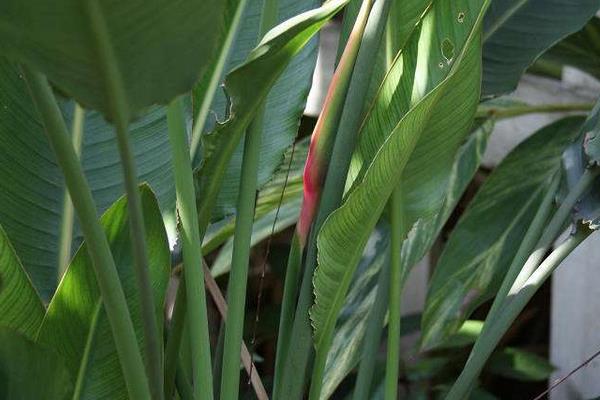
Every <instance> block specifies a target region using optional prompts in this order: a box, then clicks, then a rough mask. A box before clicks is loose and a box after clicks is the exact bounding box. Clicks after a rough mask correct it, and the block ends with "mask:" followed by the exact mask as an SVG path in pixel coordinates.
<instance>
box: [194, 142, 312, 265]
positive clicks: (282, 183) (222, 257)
mask: <svg viewBox="0 0 600 400" xmlns="http://www.w3.org/2000/svg"><path fill="white" fill-rule="evenodd" d="M308 139H309V138H305V139H303V140H302V141H301V142H299V143H297V144H295V145H294V147H292V148H291V149H288V151H287V152H286V154H285V158H284V160H283V162H282V163H281V165H280V166H279V169H278V170H277V172H276V173H275V175H273V178H272V179H271V181H269V182H268V183H267V184H266V185H265V186H264V187H263V188H262V190H261V191H260V192H259V194H258V199H257V201H256V209H255V213H254V225H253V226H252V238H251V243H252V246H254V245H256V244H258V243H259V242H261V241H262V240H264V239H266V238H268V237H269V236H271V235H272V234H274V233H278V232H281V231H282V230H284V229H286V228H289V227H290V226H292V225H294V224H295V223H296V221H298V215H299V214H300V206H301V205H302V173H303V170H304V162H305V160H306V156H307V154H308V145H309V143H310V141H309V140H308ZM234 222H235V219H233V220H232V221H231V223H230V224H227V225H226V226H225V227H224V228H225V229H227V230H226V231H225V229H223V228H222V230H221V232H223V233H222V234H221V235H224V234H227V235H228V236H231V235H233V230H234ZM213 242H214V241H213ZM205 247H206V246H205ZM232 251H233V239H232V238H230V239H228V240H227V242H226V243H225V245H224V246H223V247H222V248H221V250H220V251H219V255H218V256H217V258H216V259H215V261H214V262H213V265H212V268H211V272H212V274H213V276H218V275H221V274H224V273H226V272H229V269H230V267H231V255H232Z"/></svg>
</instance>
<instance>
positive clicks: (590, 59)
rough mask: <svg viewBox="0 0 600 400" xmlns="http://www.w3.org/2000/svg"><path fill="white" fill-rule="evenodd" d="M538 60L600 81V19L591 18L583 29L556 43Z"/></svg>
mask: <svg viewBox="0 0 600 400" xmlns="http://www.w3.org/2000/svg"><path fill="white" fill-rule="evenodd" d="M539 60H540V61H542V62H544V63H552V64H555V65H556V66H557V67H558V68H561V67H562V66H563V65H569V66H571V67H575V68H578V69H580V70H582V71H585V72H587V73H588V74H590V75H591V76H593V77H595V78H596V79H600V18H598V17H593V18H592V19H591V20H590V21H589V22H588V23H587V24H586V25H585V26H584V27H583V29H581V30H580V31H578V32H575V33H574V34H572V35H570V36H568V37H566V38H564V39H563V40H561V41H560V42H558V43H557V44H556V45H555V46H554V47H552V48H551V49H550V50H548V51H547V52H545V53H544V54H543V55H542V57H540V59H539Z"/></svg>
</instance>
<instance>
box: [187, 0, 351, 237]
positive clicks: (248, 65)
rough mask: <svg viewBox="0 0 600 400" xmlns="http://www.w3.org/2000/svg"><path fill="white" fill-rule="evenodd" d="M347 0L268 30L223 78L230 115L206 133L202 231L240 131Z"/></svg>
mask: <svg viewBox="0 0 600 400" xmlns="http://www.w3.org/2000/svg"><path fill="white" fill-rule="evenodd" d="M347 2H348V0H330V1H328V2H326V3H325V4H323V6H321V7H319V8H316V9H313V10H310V11H306V12H304V13H302V14H300V15H297V16H295V17H293V18H291V19H289V20H287V21H285V22H283V23H282V24H280V25H278V26H276V27H275V28H273V29H272V30H270V31H269V32H268V33H267V34H266V35H265V37H264V38H263V39H262V40H261V42H260V43H259V45H258V46H257V47H256V48H255V49H254V50H252V51H251V52H250V54H249V55H248V57H247V59H246V61H245V63H244V64H242V65H240V66H239V67H237V68H235V69H234V70H233V71H231V72H230V73H229V74H228V75H227V77H226V78H225V90H226V92H227V95H228V96H229V99H230V102H231V104H230V108H229V110H230V118H229V119H228V120H227V121H226V122H224V123H223V124H217V127H216V128H215V130H214V131H212V132H211V133H209V134H206V135H203V143H202V146H203V154H202V157H203V162H202V165H201V167H200V169H199V171H198V172H197V174H196V180H197V183H198V184H197V187H198V192H199V193H198V196H197V198H198V199H199V204H198V214H199V218H200V229H201V230H203V229H204V227H205V226H206V225H208V222H209V220H210V217H211V213H212V209H213V207H214V206H215V205H216V203H217V196H218V194H219V192H220V187H221V183H222V182H223V178H224V176H225V173H226V170H227V167H228V165H229V162H230V159H231V157H232V155H233V153H234V152H235V150H236V148H237V146H238V145H239V142H240V140H241V138H242V135H243V133H244V131H245V130H246V128H247V127H248V125H249V124H250V122H251V121H252V119H253V118H254V116H255V114H256V112H257V111H258V109H259V108H260V106H261V104H262V102H263V101H264V100H265V99H266V98H267V95H268V94H269V91H270V90H271V88H272V87H273V85H274V84H275V83H276V82H277V79H278V78H279V77H280V76H281V74H282V73H283V72H284V71H285V68H286V67H287V65H288V64H289V62H290V61H291V60H292V59H293V57H294V56H296V55H297V54H298V53H299V52H300V51H301V50H302V48H303V47H304V46H305V45H306V44H307V43H309V41H310V39H311V38H312V36H313V35H314V34H315V33H316V32H318V30H319V29H320V28H321V26H323V25H324V24H325V22H327V21H328V20H329V19H330V18H331V17H333V16H334V15H335V14H336V13H337V12H338V11H339V10H340V9H341V8H342V7H343V6H344V5H345V4H346V3H347Z"/></svg>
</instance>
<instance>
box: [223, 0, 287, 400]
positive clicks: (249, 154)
mask: <svg viewBox="0 0 600 400" xmlns="http://www.w3.org/2000/svg"><path fill="white" fill-rule="evenodd" d="M278 9H279V0H264V3H263V8H262V14H261V21H260V28H259V38H262V37H263V36H264V34H265V33H267V31H268V30H269V29H270V28H271V27H272V26H274V25H275V24H276V23H277V13H278ZM264 112H265V110H264V105H262V106H261V107H260V109H259V110H258V112H257V116H256V117H255V119H254V120H253V121H252V122H251V123H250V125H249V127H248V130H247V132H246V138H245V142H244V153H243V156H242V168H241V176H240V186H239V192H238V193H239V194H238V202H237V207H236V211H237V215H236V220H235V232H234V236H233V251H232V256H231V272H230V273H229V284H228V288H227V304H228V305H229V312H228V317H227V319H226V320H225V342H224V347H223V367H222V372H221V390H220V394H221V398H224V399H237V398H238V397H239V386H240V385H239V382H240V351H241V348H242V339H243V334H244V315H245V312H244V311H245V307H246V285H247V281H248V266H249V258H250V247H251V238H252V225H253V223H254V209H255V206H256V189H257V185H258V167H259V160H260V145H261V141H262V132H263V126H264V124H263V117H264Z"/></svg>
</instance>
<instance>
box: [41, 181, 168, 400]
mask: <svg viewBox="0 0 600 400" xmlns="http://www.w3.org/2000/svg"><path fill="white" fill-rule="evenodd" d="M140 195H141V199H142V208H143V214H144V221H145V224H146V243H147V246H148V258H149V260H150V264H149V273H150V278H151V282H152V289H153V293H154V303H155V305H156V319H157V325H158V326H159V327H162V326H163V305H164V296H165V290H166V286H167V282H168V279H169V271H170V254H169V248H168V243H167V238H166V233H165V231H164V226H163V224H162V219H161V218H160V211H159V209H158V204H157V202H156V199H155V198H154V195H153V194H152V192H151V191H150V189H149V188H148V187H147V186H145V185H143V186H141V189H140ZM101 223H102V226H103V227H104V229H105V231H106V235H107V237H108V241H109V244H110V246H111V251H112V254H113V256H114V258H115V263H116V265H117V270H118V273H119V277H120V279H121V284H122V286H123V290H124V292H125V296H126V299H127V303H128V306H129V310H130V313H131V317H132V320H133V324H134V328H135V331H136V334H137V337H138V342H139V343H140V347H141V345H142V338H143V333H142V319H141V318H142V317H141V312H140V299H139V293H138V290H137V283H136V280H135V276H134V272H133V255H132V249H131V240H130V235H129V227H128V213H127V200H126V198H121V199H120V200H119V201H117V202H116V203H115V204H114V205H113V206H112V207H110V209H109V210H108V211H107V212H106V213H105V214H104V215H103V216H102V219H101ZM161 331H162V329H161ZM38 342H39V343H41V344H45V345H48V346H49V347H51V348H52V349H54V350H56V351H57V352H58V353H59V354H60V355H61V356H62V357H64V359H65V362H66V365H67V368H68V370H69V371H70V372H71V374H72V376H74V377H77V379H78V382H77V385H78V387H80V389H81V392H80V398H107V399H108V398H109V399H127V398H128V396H127V390H126V387H125V381H124V379H123V375H122V372H121V366H120V363H119V358H118V355H117V351H116V348H115V344H114V341H113V335H112V332H111V327H110V323H109V321H108V318H107V316H106V313H105V311H104V308H103V306H102V298H101V297H100V291H99V289H98V285H97V283H96V277H95V275H94V269H93V268H92V265H91V260H90V258H89V256H88V253H87V249H86V245H85V242H84V244H83V245H82V246H81V247H80V248H79V250H78V252H77V254H76V255H75V257H74V259H73V261H72V263H71V265H70V266H69V269H68V270H67V273H66V275H65V277H64V278H63V280H62V281H61V284H60V286H59V288H58V290H57V292H56V294H55V295H54V297H53V298H52V301H51V303H50V305H49V307H48V312H47V314H46V317H45V318H44V321H43V323H42V326H41V328H40V332H39V335H38Z"/></svg>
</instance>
